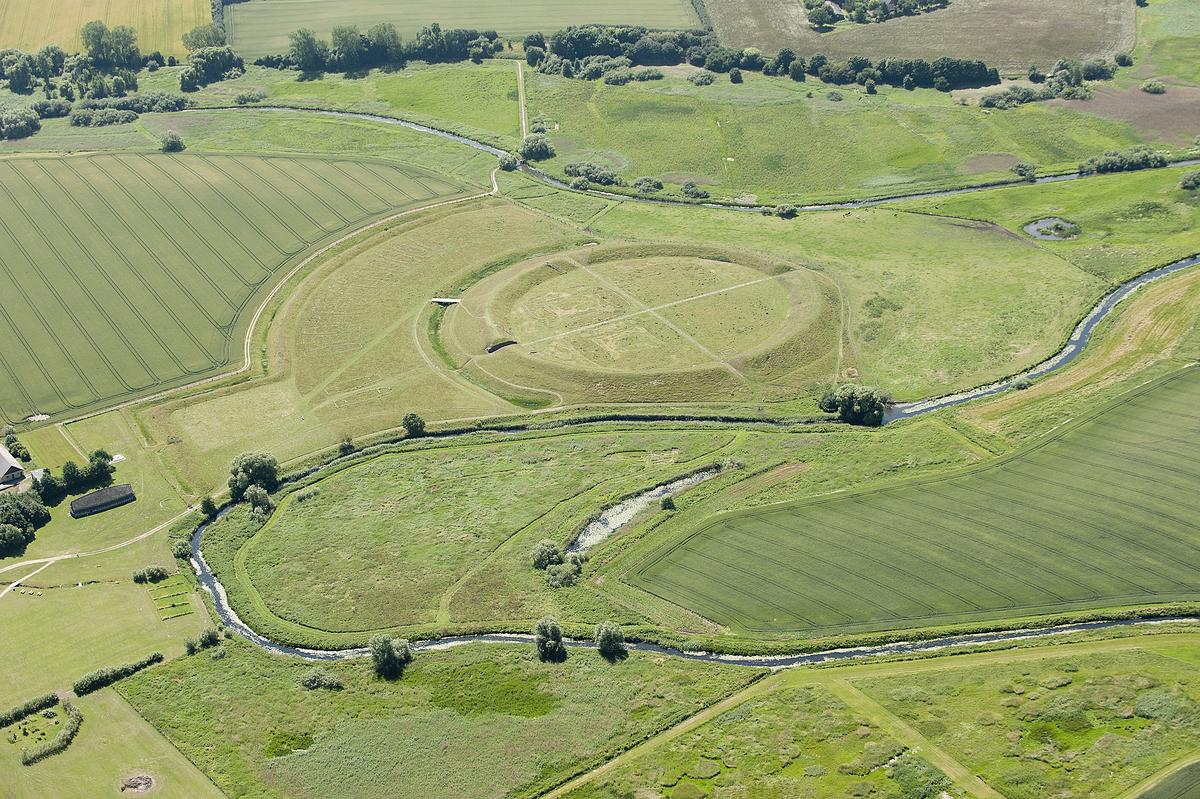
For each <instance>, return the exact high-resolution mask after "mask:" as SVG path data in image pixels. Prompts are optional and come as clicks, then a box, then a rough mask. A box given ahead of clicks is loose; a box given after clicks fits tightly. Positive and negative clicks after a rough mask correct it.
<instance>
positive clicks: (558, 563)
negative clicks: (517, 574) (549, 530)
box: [530, 538, 587, 588]
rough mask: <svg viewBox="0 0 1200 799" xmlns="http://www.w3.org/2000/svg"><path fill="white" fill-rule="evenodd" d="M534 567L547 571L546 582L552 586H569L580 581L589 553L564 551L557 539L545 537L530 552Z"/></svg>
mask: <svg viewBox="0 0 1200 799" xmlns="http://www.w3.org/2000/svg"><path fill="white" fill-rule="evenodd" d="M530 560H531V561H532V563H533V568H535V569H537V570H538V571H544V572H546V582H547V583H548V584H549V585H550V587H551V588H569V587H570V586H572V585H575V584H576V583H578V582H579V575H580V574H582V573H583V564H584V563H587V555H586V554H584V553H582V552H570V553H567V552H564V551H563V548H562V546H561V545H560V544H559V543H558V542H557V541H551V540H550V539H548V538H544V539H542V540H541V541H539V542H538V543H537V544H536V545H535V546H534V548H533V552H532V553H531V554H530Z"/></svg>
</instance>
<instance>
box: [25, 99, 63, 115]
mask: <svg viewBox="0 0 1200 799" xmlns="http://www.w3.org/2000/svg"><path fill="white" fill-rule="evenodd" d="M30 107H31V108H33V112H34V113H35V114H37V115H38V116H39V117H40V118H41V119H54V118H58V117H65V116H66V115H67V114H69V113H71V103H70V102H68V101H67V100H59V99H54V100H49V99H47V100H38V101H37V102H36V103H34V104H33V105H32V106H30Z"/></svg>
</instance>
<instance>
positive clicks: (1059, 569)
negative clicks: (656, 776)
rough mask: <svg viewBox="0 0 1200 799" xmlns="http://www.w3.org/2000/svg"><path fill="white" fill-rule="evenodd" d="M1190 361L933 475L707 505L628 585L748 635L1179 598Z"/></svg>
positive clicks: (1189, 497)
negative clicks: (1000, 452) (1007, 447)
mask: <svg viewBox="0 0 1200 799" xmlns="http://www.w3.org/2000/svg"><path fill="white" fill-rule="evenodd" d="M1198 394H1200V370H1197V369H1187V370H1184V371H1181V372H1178V373H1176V375H1175V376H1173V377H1172V378H1170V379H1168V380H1165V381H1163V382H1161V383H1160V384H1157V385H1154V386H1152V387H1150V388H1147V389H1145V390H1143V391H1141V392H1139V393H1135V394H1133V395H1129V396H1126V397H1125V398H1123V399H1122V401H1121V402H1119V403H1118V404H1117V405H1116V406H1114V407H1112V408H1110V409H1107V410H1106V411H1105V412H1103V413H1101V414H1098V415H1096V416H1094V417H1092V418H1088V419H1086V420H1085V421H1081V422H1079V423H1077V424H1076V425H1075V426H1073V427H1070V428H1068V429H1067V430H1066V431H1065V432H1063V433H1061V435H1059V436H1058V437H1055V438H1051V439H1047V440H1043V441H1042V442H1040V443H1039V444H1038V445H1036V446H1034V447H1033V448H1031V449H1029V450H1027V451H1023V452H1021V453H1019V454H1018V455H1016V456H1013V457H1010V458H1007V459H1005V460H1002V461H1000V462H997V463H993V464H989V465H988V466H986V467H982V468H979V469H976V470H973V471H970V472H967V473H964V474H960V475H957V476H949V477H945V478H941V479H938V480H935V481H930V482H922V483H911V484H902V485H899V486H896V487H891V488H883V489H879V490H877V491H873V492H866V493H860V494H854V495H850V496H846V497H829V498H823V499H819V500H815V501H809V502H805V503H800V504H797V505H793V506H790V507H783V508H778V509H764V510H757V511H749V512H743V513H735V514H729V515H726V516H723V517H718V518H717V519H714V520H713V521H711V522H709V523H707V524H705V525H704V526H703V527H702V528H701V529H699V530H698V531H696V532H695V533H694V534H693V535H691V536H688V537H686V538H684V539H682V540H679V541H677V542H676V543H675V544H674V545H672V546H670V547H669V548H667V549H665V550H660V551H658V552H655V553H652V554H651V555H650V556H648V557H647V558H646V559H645V560H644V561H643V562H642V563H641V564H640V565H639V567H638V568H637V569H635V570H634V571H633V572H632V573H631V574H630V575H629V580H630V581H631V582H632V583H633V584H634V585H636V586H637V587H639V588H642V589H643V590H646V591H649V592H651V593H653V594H655V595H658V596H660V597H663V598H665V599H668V600H669V601H672V602H675V603H678V604H680V605H682V606H684V607H686V608H689V609H691V610H694V611H696V612H697V613H699V614H701V615H702V616H705V617H707V618H710V619H712V620H714V621H717V622H719V623H722V624H726V625H729V626H730V627H732V628H734V629H737V630H743V631H747V632H753V633H784V632H802V633H822V632H833V631H863V630H878V629H899V628H903V627H917V626H931V625H937V624H949V623H963V622H982V621H987V620H993V619H998V618H1005V617H1009V618H1011V617H1013V616H1027V615H1035V614H1045V613H1052V612H1056V611H1065V610H1071V609H1078V608H1085V607H1114V606H1119V605H1134V604H1139V603H1141V604H1145V603H1151V602H1156V601H1169V600H1193V599H1195V598H1196V597H1197V595H1198V594H1200V572H1198V571H1197V568H1196V553H1197V550H1198V549H1200V540H1198V539H1197V536H1196V527H1195V524H1194V519H1195V514H1196V513H1197V510H1198V504H1197V498H1198V497H1200V492H1198V491H1197V486H1200V469H1198V468H1197V464H1196V460H1195V457H1194V446H1195V443H1196V442H1197V441H1200V438H1198V437H1200V414H1198V413H1197V411H1196V402H1195V400H1196V397H1197V395H1198Z"/></svg>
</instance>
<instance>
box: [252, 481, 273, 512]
mask: <svg viewBox="0 0 1200 799" xmlns="http://www.w3.org/2000/svg"><path fill="white" fill-rule="evenodd" d="M246 501H247V502H249V503H250V511H251V512H252V513H253V512H255V511H258V512H259V513H260V514H262V515H263V516H269V515H270V513H271V511H273V510H275V501H274V500H273V499H271V495H270V494H268V493H267V489H265V488H263V487H262V486H257V485H253V486H250V487H249V488H247V489H246Z"/></svg>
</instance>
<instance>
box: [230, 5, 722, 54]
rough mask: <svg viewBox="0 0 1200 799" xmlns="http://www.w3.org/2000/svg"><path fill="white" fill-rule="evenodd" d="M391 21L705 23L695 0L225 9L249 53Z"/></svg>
mask: <svg viewBox="0 0 1200 799" xmlns="http://www.w3.org/2000/svg"><path fill="white" fill-rule="evenodd" d="M376 22H391V23H394V24H395V25H396V27H398V28H399V29H400V33H401V35H403V36H404V37H405V38H412V37H413V36H414V35H415V34H416V32H417V31H418V30H419V29H420V28H421V27H423V26H425V25H428V24H429V23H431V22H440V23H441V25H442V27H443V28H475V29H478V30H489V29H490V30H498V31H499V32H500V34H501V35H502V36H510V37H519V36H522V35H524V34H526V33H530V32H531V31H544V32H545V33H546V34H547V35H549V34H550V33H552V32H554V31H556V30H558V29H559V28H562V27H565V26H567V25H578V24H583V23H589V22H598V23H606V24H625V25H645V26H647V27H651V28H698V27H700V20H699V18H698V17H697V16H696V12H695V10H694V9H693V8H692V4H691V3H690V2H689V0H650V2H638V1H637V0H616V1H615V2H606V3H603V4H601V5H593V4H589V3H586V2H581V0H568V2H562V1H561V0H559V1H558V2H555V1H554V0H519V2H515V3H511V2H501V0H445V1H444V2H440V3H437V4H436V5H434V6H430V5H429V4H428V3H422V2H420V1H419V0H400V2H396V1H395V0H352V2H348V3H347V2H338V0H269V2H268V1H267V0H251V2H248V3H240V4H236V5H231V6H229V7H228V8H226V9H225V24H226V27H227V28H228V30H229V35H230V44H232V45H233V46H234V47H235V48H236V49H237V50H238V51H239V52H241V53H243V54H245V55H247V56H260V55H263V54H264V53H277V52H282V51H283V50H285V49H287V36H288V34H289V33H290V32H292V31H294V30H296V29H297V28H301V27H307V28H312V29H314V30H315V31H317V33H318V34H320V35H322V36H328V35H329V32H330V30H331V29H332V28H333V26H335V25H347V24H352V23H353V24H357V25H358V26H359V27H360V28H361V29H363V30H366V29H367V28H368V27H370V26H371V25H373V24H375V23H376Z"/></svg>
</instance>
